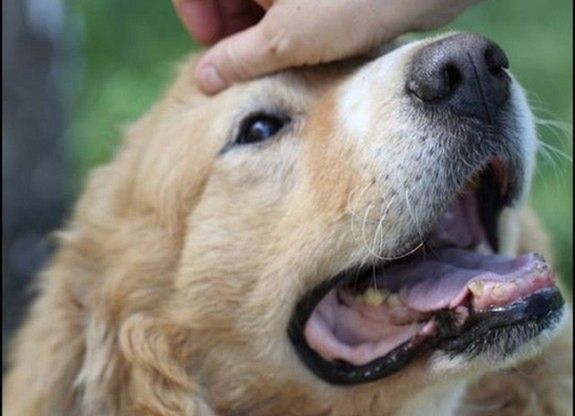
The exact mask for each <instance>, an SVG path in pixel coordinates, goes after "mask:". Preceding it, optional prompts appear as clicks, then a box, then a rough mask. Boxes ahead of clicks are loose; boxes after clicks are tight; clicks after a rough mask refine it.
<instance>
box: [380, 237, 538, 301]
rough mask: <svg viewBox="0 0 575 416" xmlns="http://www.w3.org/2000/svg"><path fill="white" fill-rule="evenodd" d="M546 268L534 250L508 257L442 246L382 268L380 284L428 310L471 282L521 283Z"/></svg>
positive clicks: (461, 291) (454, 296) (456, 295)
mask: <svg viewBox="0 0 575 416" xmlns="http://www.w3.org/2000/svg"><path fill="white" fill-rule="evenodd" d="M547 269H548V266H547V265H546V264H545V263H544V261H543V260H542V259H541V258H540V257H538V256H537V255H536V254H533V253H529V254H525V255H522V256H519V257H507V256H502V255H495V254H493V255H485V254H480V253H476V252H473V251H470V250H462V249H457V248H444V249H434V250H433V252H430V253H426V255H425V256H424V258H422V259H418V260H414V261H409V262H406V263H403V264H397V265H392V266H390V267H389V268H388V269H385V270H384V271H383V279H381V284H382V285H383V286H384V287H385V288H386V289H388V290H390V291H393V292H399V294H400V297H401V298H402V300H403V301H404V302H405V303H406V304H407V305H408V306H409V307H410V308H412V309H415V310H417V311H420V312H429V311H434V310H438V309H442V308H445V307H448V306H449V305H450V304H453V302H454V301H456V299H458V298H460V297H461V296H463V295H464V293H465V292H466V290H467V289H466V288H467V286H468V284H469V283H470V282H473V281H479V280H481V281H487V282H504V283H505V282H511V281H514V280H515V281H519V282H520V281H521V280H522V279H528V278H531V277H532V276H533V274H534V273H533V272H534V271H537V270H547ZM530 286H532V288H534V286H533V285H530ZM518 295H519V292H518Z"/></svg>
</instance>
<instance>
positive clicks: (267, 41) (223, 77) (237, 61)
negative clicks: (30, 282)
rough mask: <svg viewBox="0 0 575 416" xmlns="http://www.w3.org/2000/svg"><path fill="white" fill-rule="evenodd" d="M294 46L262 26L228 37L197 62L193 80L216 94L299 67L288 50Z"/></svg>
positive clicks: (273, 30)
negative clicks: (252, 80) (283, 70)
mask: <svg viewBox="0 0 575 416" xmlns="http://www.w3.org/2000/svg"><path fill="white" fill-rule="evenodd" d="M292 46H293V42H291V41H290V39H289V36H288V35H287V33H285V32H281V31H280V32H278V30H277V29H273V26H271V25H269V24H267V22H265V18H264V19H263V20H262V21H261V22H260V23H259V24H257V25H255V26H251V27H249V28H248V29H246V30H244V31H242V32H239V33H236V34H234V35H232V36H230V37H227V38H225V39H223V40H221V41H220V42H218V43H217V44H215V45H214V46H213V47H212V48H211V49H209V50H208V51H207V52H206V53H205V54H204V56H202V58H201V59H200V61H199V62H198V66H197V67H196V71H195V76H196V81H197V83H198V86H199V87H200V88H201V89H202V90H203V91H204V92H206V93H208V94H213V93H216V92H218V91H220V90H222V89H224V88H226V87H227V86H229V85H230V84H232V83H233V82H236V81H244V80H248V79H252V78H255V77H257V76H260V75H264V74H268V73H270V72H273V71H276V70H278V69H282V68H284V67H286V66H288V65H289V66H292V65H298V64H299V62H291V61H290V62H287V58H288V57H289V59H290V60H294V59H295V58H296V57H295V56H291V52H290V49H293V48H292Z"/></svg>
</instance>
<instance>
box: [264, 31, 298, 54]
mask: <svg viewBox="0 0 575 416" xmlns="http://www.w3.org/2000/svg"><path fill="white" fill-rule="evenodd" d="M261 36H262V46H263V50H262V52H263V54H264V55H265V56H266V57H270V58H272V59H274V60H275V61H282V60H284V59H286V58H287V57H289V56H290V55H292V54H293V52H294V50H295V45H296V39H295V37H294V36H293V34H292V33H290V32H289V31H288V30H286V28H285V27H282V26H280V25H274V24H273V23H269V24H263V25H262V30H261Z"/></svg>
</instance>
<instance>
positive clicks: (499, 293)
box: [491, 283, 505, 299]
mask: <svg viewBox="0 0 575 416" xmlns="http://www.w3.org/2000/svg"><path fill="white" fill-rule="evenodd" d="M491 295H493V297H494V298H495V299H502V298H503V297H504V296H505V287H504V286H503V285H502V284H501V283H496V284H495V285H494V286H493V288H492V289H491Z"/></svg>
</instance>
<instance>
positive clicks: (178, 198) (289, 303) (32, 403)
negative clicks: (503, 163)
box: [3, 51, 572, 416]
mask: <svg viewBox="0 0 575 416" xmlns="http://www.w3.org/2000/svg"><path fill="white" fill-rule="evenodd" d="M410 53H411V52H409V51H408V52H406V53H405V54H403V55H401V56H398V57H395V58H393V59H396V61H397V62H396V63H395V66H396V67H397V68H398V69H397V70H396V71H395V72H393V71H392V72H391V73H390V74H389V75H387V78H386V80H385V81H382V82H385V83H387V84H386V85H394V83H397V79H398V77H399V76H400V74H401V69H402V68H404V67H405V62H407V59H408V58H409V56H410ZM394 62H395V61H394ZM193 65H194V59H193V58H192V59H190V60H188V61H187V62H185V63H184V64H183V65H182V67H181V69H180V74H179V77H178V78H177V80H176V82H175V83H174V85H173V86H172V87H171V88H170V89H169V91H168V92H167V94H166V95H165V97H164V98H163V99H162V100H161V101H160V102H159V103H158V104H156V105H155V106H154V107H153V108H152V109H151V110H150V111H149V113H148V114H146V115H145V116H144V117H143V118H142V119H141V120H139V121H138V122H137V123H135V124H134V125H133V126H132V127H130V128H129V129H128V131H127V132H126V134H125V139H124V142H123V147H122V149H121V151H120V152H119V154H118V155H117V157H116V158H115V159H114V160H113V161H112V162H110V163H109V164H107V165H106V166H104V167H101V168H98V169H96V170H95V171H94V172H93V173H92V175H91V177H90V180H89V182H88V184H87V187H86V190H85V192H84V194H83V196H82V197H81V199H80V200H79V202H78V204H77V207H76V209H75V212H74V215H73V217H72V219H71V221H70V222H69V224H68V225H67V227H66V228H65V230H64V231H62V232H61V233H60V234H59V244H60V247H59V250H58V252H57V254H56V256H55V257H54V259H53V260H52V262H51V264H50V266H49V267H48V268H47V269H46V270H45V271H44V272H43V273H42V275H41V279H40V281H39V282H38V292H39V295H38V299H37V300H36V302H35V303H34V305H33V307H32V309H31V311H30V313H29V316H28V319H27V321H26V323H25V325H24V327H23V328H22V330H21V331H20V332H19V334H18V335H17V338H16V340H15V342H14V345H13V349H12V356H11V358H10V365H11V368H10V371H9V373H8V375H7V377H6V378H5V380H4V381H5V385H4V391H3V410H4V411H6V414H7V415H9V416H28V415H29V416H32V415H64V414H65V415H85V416H88V415H149V416H151V415H158V416H159V415H162V416H168V415H197V416H200V415H201V416H206V415H366V414H378V415H392V414H405V415H411V416H415V415H418V414H426V415H432V414H447V413H443V412H444V411H445V410H444V409H449V411H451V410H453V412H454V413H453V414H458V415H473V416H478V415H494V414H497V415H567V414H568V413H569V407H570V403H571V400H572V399H571V392H572V389H571V380H570V377H571V374H572V368H571V365H572V364H571V363H572V358H571V352H570V351H571V341H570V339H571V333H570V331H571V329H570V328H571V325H570V324H569V325H568V326H567V327H566V328H565V329H564V330H563V331H562V333H561V335H560V336H558V337H557V338H555V339H554V341H553V342H552V344H551V345H550V346H548V347H547V348H546V349H545V350H544V351H538V352H539V354H538V355H536V356H535V357H533V358H531V359H529V360H528V361H524V362H523V363H521V364H517V365H516V366H515V367H513V368H511V369H506V370H501V371H497V372H495V371H491V370H490V371H489V372H488V373H487V374H485V371H472V372H471V374H468V372H462V373H457V374H455V375H451V374H447V375H445V374H439V375H437V374H430V373H429V368H428V367H427V366H426V365H424V363H422V362H418V363H414V364H413V365H411V366H410V367H409V368H407V369H404V370H402V371H401V372H399V373H397V374H396V375H394V376H392V377H389V378H386V379H383V380H380V381H378V382H376V383H369V384H367V385H360V386H353V387H345V388H342V387H333V386H330V385H327V384H325V383H323V382H320V381H319V380H318V379H316V378H315V377H314V376H313V375H312V374H311V373H309V372H308V371H307V370H306V369H305V368H304V367H303V366H302V364H301V363H300V362H299V360H298V359H297V357H296V356H295V354H293V351H292V349H291V348H292V347H291V345H290V344H289V342H288V339H287V336H286V327H287V322H288V319H289V317H290V315H291V313H292V310H293V307H294V304H295V302H296V300H297V299H298V298H299V297H300V296H301V295H302V294H303V293H304V292H305V291H306V290H309V288H311V287H313V286H314V285H316V284H317V283H319V282H320V281H321V279H323V278H325V277H326V276H328V275H330V274H332V273H334V272H336V271H338V270H341V269H342V268H344V267H346V266H349V265H352V264H355V263H357V262H358V261H363V260H365V259H366V258H368V256H369V255H370V254H371V251H370V250H367V249H366V247H365V246H366V244H364V243H365V239H364V241H361V240H362V239H361V238H360V239H359V241H358V235H359V234H361V233H363V235H367V236H368V238H367V241H368V242H369V243H371V242H372V241H374V242H375V241H376V240H375V239H374V236H375V237H378V234H377V233H378V230H377V229H372V228H370V226H369V224H370V222H369V221H366V220H365V219H366V218H368V219H369V218H379V217H380V216H381V213H380V212H375V211H374V210H371V211H370V212H367V208H368V207H369V206H370V203H371V202H372V198H374V196H373V194H374V192H366V190H367V189H375V187H376V186H377V187H378V188H377V189H381V193H377V195H376V196H377V197H378V198H380V197H381V198H388V199H389V198H391V199H393V198H394V195H395V194H394V192H395V193H397V191H398V190H401V187H402V184H401V183H397V181H396V180H395V179H394V178H393V175H392V177H391V178H386V177H385V176H384V175H381V176H378V177H377V185H374V181H375V174H374V169H376V167H375V164H374V163H373V160H372V159H370V158H371V157H372V156H371V155H370V154H367V153H366V152H367V151H368V149H371V148H370V147H369V146H370V145H371V144H372V142H374V140H376V138H375V137H373V136H374V134H373V132H371V135H370V136H369V137H367V136H366V139H365V141H364V142H361V143H359V145H358V142H359V141H358V140H357V139H355V137H353V138H352V139H350V137H351V136H352V134H351V133H352V132H353V130H354V129H356V130H357V129H359V131H361V129H362V125H361V123H357V124H358V125H354V124H353V122H346V123H343V122H342V120H341V116H340V115H339V114H340V113H339V111H340V110H338V109H339V108H340V101H341V91H342V88H344V87H345V85H349V83H350V82H358V81H357V75H356V71H357V68H358V67H363V66H362V65H361V64H358V63H354V62H350V63H347V64H341V65H334V66H326V67H322V68H312V69H306V70H296V71H291V72H287V73H284V74H279V75H276V76H272V77H268V78H265V79H261V80H257V81H254V82H251V83H247V84H242V85H237V86H234V87H232V88H230V89H229V90H227V91H225V92H223V93H221V94H219V95H217V96H215V97H211V98H210V97H206V96H203V95H202V94H200V93H199V92H198V91H197V89H196V87H195V86H194V83H193ZM358 65H359V66H358ZM367 67H370V66H369V65H367ZM371 67H373V65H372V66H371ZM362 71H364V72H365V69H362ZM365 73H367V74H368V75H369V74H370V72H369V70H368V72H365ZM354 77H355V81H354V80H351V78H354ZM345 88H347V87H345ZM355 93H356V92H355V91H352V92H351V93H350V94H351V95H353V94H355ZM352 98H353V97H352ZM350 100H351V101H350V102H352V101H353V99H350ZM381 101H382V102H383V103H384V104H385V105H383V106H382V107H381V108H380V109H379V110H378V111H379V113H378V116H379V117H381V118H382V119H384V120H386V122H387V124H386V126H385V127H381V126H379V127H378V128H374V129H373V130H374V131H378V132H380V133H381V134H382V135H384V140H386V141H388V142H389V144H390V146H394V149H398V150H396V151H397V154H396V155H395V156H397V157H394V160H405V158H404V157H402V155H404V154H405V153H401V152H409V151H412V150H413V149H411V148H409V147H406V145H405V144H402V142H400V141H399V138H398V136H397V135H396V131H398V130H401V128H403V127H402V126H401V125H400V120H398V117H397V115H396V114H395V108H394V104H393V100H392V99H391V98H389V97H387V96H382V97H381ZM362 102H363V100H358V102H357V103H356V104H353V103H352V104H350V106H351V107H350V108H351V110H349V111H350V117H352V116H353V114H352V113H353V106H354V105H355V106H361V105H363V104H362ZM261 103H264V104H265V105H268V106H271V107H273V108H278V107H279V108H282V109H283V108H286V109H289V110H292V111H294V112H296V113H298V114H302V116H301V118H300V119H298V120H299V121H297V122H296V123H295V125H294V126H293V128H292V129H291V130H290V131H288V132H286V133H283V137H281V139H279V140H276V141H274V142H273V143H270V144H269V145H266V147H262V149H261V151H258V152H252V151H250V150H248V149H237V151H236V150H234V151H233V152H232V151H229V152H224V153H221V154H220V150H221V149H222V148H223V147H224V146H225V144H226V142H227V141H228V140H229V139H230V137H231V136H233V128H232V127H230V126H233V125H234V123H235V122H237V119H238V118H239V117H240V116H241V114H242V112H245V111H248V110H250V109H251V108H252V107H253V106H254V105H260V104H261ZM392 121H393V122H392ZM394 123H395V124H394ZM363 127H366V128H370V127H372V126H363ZM394 129H395V130H394ZM367 134H369V132H368V133H367ZM378 134H379V133H378ZM296 139H297V140H296ZM378 140H379V139H378ZM390 159H391V158H390ZM389 163H390V164H391V163H392V162H391V161H390V162H389ZM410 163H413V162H410ZM400 167H401V165H400ZM407 167H408V168H409V167H410V166H409V165H408V166H407ZM411 168H413V166H411ZM262 172H263V173H265V174H263V173H262ZM370 187H372V188H370ZM378 192H379V191H378ZM424 202H425V201H422V202H421V203H422V204H423V203H424ZM413 203H414V209H418V206H417V204H418V202H417V201H414V202H413ZM390 206H391V208H390V209H389V212H387V214H388V218H389V221H388V222H387V223H386V225H385V227H386V228H385V230H384V231H385V235H386V236H390V237H389V238H388V237H386V239H385V241H383V242H382V243H381V244H382V245H381V247H383V248H385V244H389V245H393V244H394V240H393V238H392V236H393V235H395V234H396V233H397V229H399V228H400V226H401V224H402V221H407V220H405V219H403V218H402V217H399V214H398V213H397V212H396V210H395V205H390ZM394 215H395V216H397V218H396V217H394ZM518 215H519V217H518V218H519V220H518V221H519V222H518V226H517V227H516V228H517V230H518V232H519V234H518V237H517V240H518V242H519V246H518V247H516V248H515V251H519V252H520V251H538V252H542V253H545V254H546V255H547V256H548V258H550V252H549V245H548V242H547V241H546V238H545V233H544V231H543V230H542V229H541V228H540V226H539V224H538V222H537V220H536V219H535V217H534V216H533V215H532V214H531V213H530V212H529V211H528V210H524V211H522V212H521V213H519V214H518ZM354 221H355V222H354ZM366 224H367V225H366ZM350 229H355V232H350V231H349V230H350ZM381 233H382V235H383V231H381ZM394 233H395V234H394ZM367 245H368V246H369V244H367ZM466 383H469V384H466ZM448 402H449V403H448ZM433 409H436V413H434V410H433ZM454 409H457V410H454Z"/></svg>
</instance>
